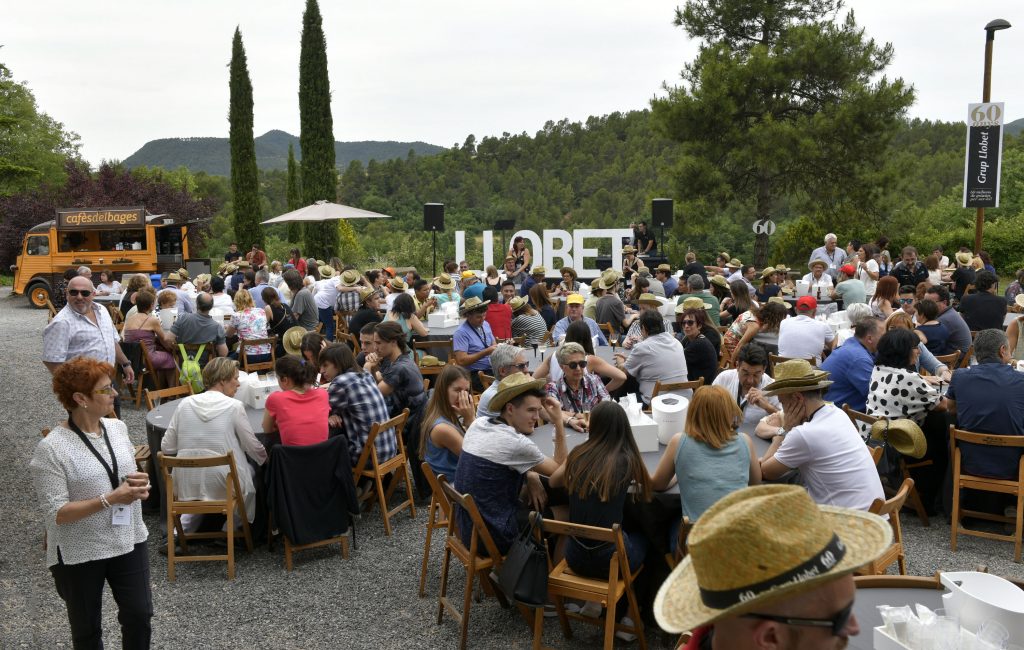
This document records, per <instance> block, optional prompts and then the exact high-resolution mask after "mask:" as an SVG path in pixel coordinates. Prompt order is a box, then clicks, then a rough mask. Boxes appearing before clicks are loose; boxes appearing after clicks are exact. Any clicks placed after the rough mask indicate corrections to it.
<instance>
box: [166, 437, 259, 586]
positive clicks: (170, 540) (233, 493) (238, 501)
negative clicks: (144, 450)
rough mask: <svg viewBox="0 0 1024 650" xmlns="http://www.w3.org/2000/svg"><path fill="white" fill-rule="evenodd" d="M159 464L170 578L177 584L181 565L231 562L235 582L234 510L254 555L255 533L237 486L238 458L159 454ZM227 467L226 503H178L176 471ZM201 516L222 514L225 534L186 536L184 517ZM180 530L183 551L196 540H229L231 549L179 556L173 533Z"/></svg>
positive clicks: (218, 501)
mask: <svg viewBox="0 0 1024 650" xmlns="http://www.w3.org/2000/svg"><path fill="white" fill-rule="evenodd" d="M157 461H158V463H159V465H160V472H161V473H162V476H163V480H164V499H165V500H166V503H167V579H168V580H170V581H171V582H174V579H175V567H174V565H175V564H176V563H178V562H219V561H222V560H226V561H227V563H228V580H234V579H235V510H236V509H237V510H238V516H239V517H241V519H242V531H243V535H244V537H245V546H246V548H247V549H248V550H249V552H250V553H251V552H252V533H251V532H250V530H249V518H248V517H247V515H246V512H245V500H244V499H243V498H242V490H241V488H240V487H239V484H238V468H237V467H236V466H235V456H234V454H233V453H232V452H230V451H229V452H228V453H226V454H223V455H221V456H207V457H192V458H178V457H175V456H165V455H164V453H163V452H162V451H161V452H157ZM220 466H227V468H228V473H227V475H226V476H225V479H224V480H225V485H224V489H225V497H224V499H223V500H210V501H179V500H178V498H177V496H176V495H175V490H174V472H173V471H172V470H173V469H174V468H193V469H200V468H210V467H220ZM199 514H220V515H224V516H225V517H227V524H226V526H225V531H224V532H220V531H216V532H209V533H187V534H186V533H185V529H184V528H183V527H182V525H181V515H199ZM175 530H177V531H178V539H177V543H178V544H180V545H181V550H182V551H184V552H186V553H187V552H188V543H189V541H190V540H197V539H226V540H227V544H228V548H227V553H226V554H224V555H183V556H181V557H178V556H177V554H176V553H175V539H174V533H173V531H175Z"/></svg>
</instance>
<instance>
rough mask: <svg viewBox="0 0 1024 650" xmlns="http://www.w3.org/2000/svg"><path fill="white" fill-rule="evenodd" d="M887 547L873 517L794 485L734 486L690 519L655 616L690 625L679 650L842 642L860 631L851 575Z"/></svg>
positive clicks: (667, 626) (886, 532)
mask: <svg viewBox="0 0 1024 650" xmlns="http://www.w3.org/2000/svg"><path fill="white" fill-rule="evenodd" d="M861 446H862V447H863V446H864V445H863V444H861ZM891 543H892V528H891V527H890V526H889V523H888V522H886V521H885V520H884V519H882V518H881V517H879V516H877V515H873V514H870V513H867V512H858V511H857V510H851V509H846V508H834V507H827V506H819V505H816V504H815V503H814V502H813V501H812V500H811V499H810V498H808V496H807V494H806V493H804V491H803V490H801V489H800V488H799V487H798V486H795V485H757V486H753V487H748V488H744V489H742V490H737V491H736V492H733V493H731V494H729V495H727V496H725V497H723V498H722V499H720V500H719V501H718V502H717V503H715V504H714V505H712V506H711V507H710V508H708V509H707V510H706V511H705V512H704V514H703V515H701V517H700V519H698V520H697V523H696V525H694V527H693V530H691V531H690V534H689V537H688V538H687V548H688V554H687V556H686V557H685V558H683V560H682V561H681V562H680V563H679V565H678V566H676V568H675V570H673V571H672V574H671V575H670V576H669V577H668V579H667V580H666V581H665V582H664V584H662V585H661V588H660V589H659V591H658V595H657V597H656V598H655V600H654V615H655V618H656V619H657V621H658V624H659V625H660V626H661V628H662V629H664V630H666V631H668V632H674V633H680V632H687V631H692V633H693V634H692V636H691V638H690V641H689V643H688V644H687V645H686V647H685V650H748V649H761V650H766V649H769V648H771V649H777V650H781V649H783V648H843V647H845V646H846V644H847V642H848V640H849V637H851V636H857V635H858V634H859V633H860V626H859V624H858V621H857V617H856V616H855V615H854V614H853V603H854V599H855V597H856V592H857V589H856V585H855V584H854V581H853V577H852V575H851V574H852V573H853V572H854V571H856V570H857V569H859V568H860V567H862V566H864V565H865V564H867V563H869V562H871V561H873V560H875V559H876V558H878V557H879V556H880V555H881V554H882V553H884V552H885V551H886V550H887V549H888V548H889V545H890V544H891Z"/></svg>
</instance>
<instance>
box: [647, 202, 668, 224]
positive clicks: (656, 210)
mask: <svg viewBox="0 0 1024 650" xmlns="http://www.w3.org/2000/svg"><path fill="white" fill-rule="evenodd" d="M651 225H652V226H657V227H658V228H671V227H672V199H651Z"/></svg>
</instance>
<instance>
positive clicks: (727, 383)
mask: <svg viewBox="0 0 1024 650" xmlns="http://www.w3.org/2000/svg"><path fill="white" fill-rule="evenodd" d="M771 383H772V378H771V377H769V376H768V374H767V373H765V374H764V375H762V376H761V390H764V389H765V388H767V387H768V386H770V385H771ZM711 385H712V386H721V387H722V388H724V389H725V390H726V391H727V392H728V393H729V395H731V396H733V397H734V398H735V397H737V391H739V390H740V375H739V371H738V370H736V369H731V370H723V371H722V372H720V373H718V376H717V377H715V381H714V382H712V384H711ZM744 397H745V395H741V396H739V401H737V403H740V402H743V424H746V425H749V426H756V425H757V423H758V422H760V421H761V418H763V417H765V416H766V415H768V412H767V411H765V410H764V409H763V408H761V407H760V406H755V405H753V404H747V403H746V402H745V401H744V400H743V398H744ZM765 399H767V400H768V402H769V403H770V404H771V405H772V406H774V407H775V408H776V409H779V410H782V404H780V403H779V398H778V397H775V396H769V397H766V398H765Z"/></svg>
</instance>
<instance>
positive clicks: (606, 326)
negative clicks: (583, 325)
mask: <svg viewBox="0 0 1024 650" xmlns="http://www.w3.org/2000/svg"><path fill="white" fill-rule="evenodd" d="M597 327H598V328H599V329H600V330H601V331H602V332H604V336H605V338H606V339H608V340H609V341H611V340H612V333H613V332H614V331H615V329H614V328H613V327H612V324H611V323H598V324H597Z"/></svg>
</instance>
